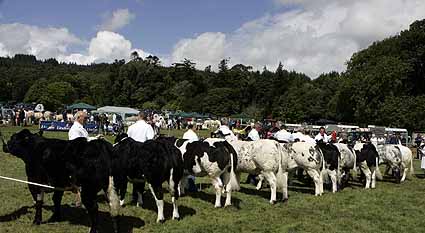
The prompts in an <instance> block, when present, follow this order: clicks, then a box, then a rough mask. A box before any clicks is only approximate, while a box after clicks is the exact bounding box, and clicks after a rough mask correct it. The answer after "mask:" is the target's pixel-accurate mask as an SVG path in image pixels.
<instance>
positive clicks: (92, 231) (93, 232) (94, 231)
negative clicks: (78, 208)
mask: <svg viewBox="0 0 425 233" xmlns="http://www.w3.org/2000/svg"><path fill="white" fill-rule="evenodd" d="M89 233H97V230H96V228H94V227H92V228H90V230H89Z"/></svg>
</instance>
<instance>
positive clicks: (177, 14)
mask: <svg viewBox="0 0 425 233" xmlns="http://www.w3.org/2000/svg"><path fill="white" fill-rule="evenodd" d="M124 8H127V9H129V11H130V12H131V13H133V14H134V15H135V19H134V20H133V21H131V22H130V23H129V24H128V25H126V26H125V27H123V28H122V29H120V30H118V32H119V33H121V34H123V35H124V36H125V37H126V38H127V39H129V40H130V41H131V42H132V43H133V45H134V46H135V47H138V48H143V49H145V50H147V51H150V52H152V53H159V54H166V53H169V52H171V49H172V48H173V46H174V45H175V43H177V42H178V41H179V40H180V39H181V38H186V37H192V36H194V35H197V34H200V33H203V32H207V31H221V32H225V33H226V32H231V31H234V30H236V29H237V28H238V27H240V26H241V25H242V24H243V23H244V22H247V21H251V20H254V19H256V18H259V17H261V16H262V15H264V14H266V13H268V12H273V11H276V10H277V9H278V8H279V7H278V6H277V5H276V4H274V3H273V1H271V0H265V1H261V0H255V1H246V0H232V1H228V0H227V1H226V0H181V1H173V0H168V1H164V0H162V1H161V0H159V1H158V0H156V1H154V0H119V1H117V0H85V1H84V0H73V1H58V0H37V1H24V0H4V1H3V4H1V6H0V12H1V13H2V18H1V19H0V23H15V22H19V23H23V24H30V25H37V26H40V27H51V26H53V27H66V28H68V29H69V30H70V31H71V32H72V33H73V34H75V35H77V36H78V37H80V38H84V39H86V40H89V39H90V38H92V37H94V36H95V35H96V33H97V26H98V25H100V24H101V23H102V20H103V17H104V16H105V15H107V14H110V13H111V12H113V11H114V10H116V9H124Z"/></svg>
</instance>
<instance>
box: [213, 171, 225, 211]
mask: <svg viewBox="0 0 425 233" xmlns="http://www.w3.org/2000/svg"><path fill="white" fill-rule="evenodd" d="M211 183H212V185H213V187H214V189H215V204H214V207H215V208H220V207H221V191H222V189H223V183H222V182H221V179H220V177H211Z"/></svg>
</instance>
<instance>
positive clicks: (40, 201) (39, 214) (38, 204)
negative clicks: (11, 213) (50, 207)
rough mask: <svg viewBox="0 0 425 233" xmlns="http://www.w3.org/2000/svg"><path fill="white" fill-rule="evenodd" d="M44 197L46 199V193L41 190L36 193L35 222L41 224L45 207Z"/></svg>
mask: <svg viewBox="0 0 425 233" xmlns="http://www.w3.org/2000/svg"><path fill="white" fill-rule="evenodd" d="M43 199H44V193H43V192H39V193H37V194H36V201H35V217H34V221H33V224H35V225H40V224H41V221H42V219H43V217H42V207H43Z"/></svg>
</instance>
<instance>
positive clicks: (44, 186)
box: [0, 176, 58, 189]
mask: <svg viewBox="0 0 425 233" xmlns="http://www.w3.org/2000/svg"><path fill="white" fill-rule="evenodd" d="M0 178H1V179H5V180H11V181H16V182H20V183H25V184H31V185H35V186H39V187H43V188H49V189H58V188H55V187H53V186H49V185H44V184H38V183H34V182H29V181H25V180H18V179H15V178H10V177H6V176H0Z"/></svg>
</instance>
